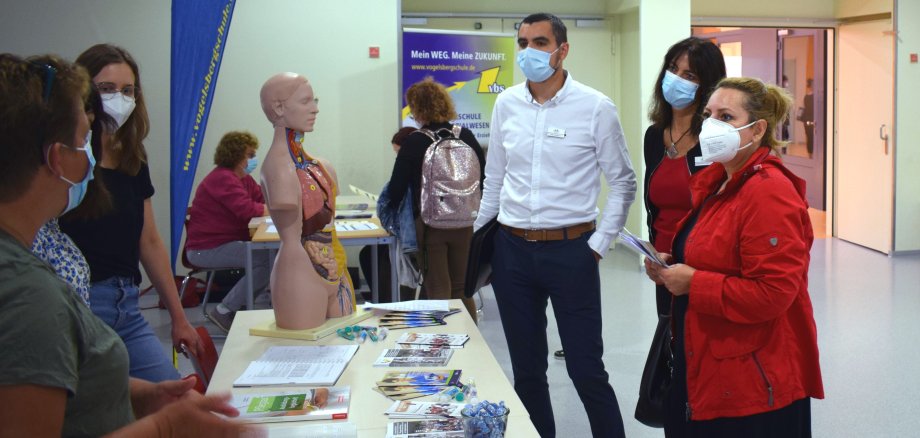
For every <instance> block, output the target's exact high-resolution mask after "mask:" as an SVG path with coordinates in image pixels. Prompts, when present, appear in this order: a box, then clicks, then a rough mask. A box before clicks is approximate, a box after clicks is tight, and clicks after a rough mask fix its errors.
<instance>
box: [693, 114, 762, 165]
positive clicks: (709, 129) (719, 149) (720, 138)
mask: <svg viewBox="0 0 920 438" xmlns="http://www.w3.org/2000/svg"><path fill="white" fill-rule="evenodd" d="M754 123H757V121H756V120H755V121H753V122H751V123H748V124H747V125H744V126H741V127H738V128H736V127H734V126H732V125H731V124H729V123H727V122H723V121H721V120H716V119H714V118H712V117H709V118H707V119H706V120H703V129H702V130H701V131H700V149H701V151H702V153H703V154H702V156H701V157H700V159H702V160H703V161H708V162H710V163H726V162H728V161H731V159H732V158H735V155H737V154H738V151H740V150H741V149H744V148H746V147H748V146H750V145H751V144H753V142H750V143H748V144H746V145H744V146H741V134H739V133H738V131H740V130H742V129H744V128H748V127H750V126H752V125H754Z"/></svg>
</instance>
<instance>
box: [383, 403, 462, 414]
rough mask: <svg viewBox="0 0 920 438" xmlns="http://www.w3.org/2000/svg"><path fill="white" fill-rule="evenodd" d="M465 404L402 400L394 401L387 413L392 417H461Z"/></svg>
mask: <svg viewBox="0 0 920 438" xmlns="http://www.w3.org/2000/svg"><path fill="white" fill-rule="evenodd" d="M463 406H464V405H463V403H440V402H418V401H410V400H400V401H397V402H396V403H393V406H390V408H389V409H387V411H386V412H385V414H387V415H388V416H389V417H390V418H445V417H455V418H459V417H460V411H462V410H463Z"/></svg>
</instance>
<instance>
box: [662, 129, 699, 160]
mask: <svg viewBox="0 0 920 438" xmlns="http://www.w3.org/2000/svg"><path fill="white" fill-rule="evenodd" d="M692 127H693V126H692V125H691V126H690V128H692ZM690 128H687V130H686V131H684V133H683V134H681V135H680V137H677V141H674V129H673V127H672V129H668V138H670V139H671V146H668V147H667V149H665V152H667V153H668V158H670V159H672V160H673V159H675V158H677V156H678V155H680V151H678V150H677V146H676V145H677V143H680V141H681V140H683V139H684V136H686V135H687V133H688V132H690Z"/></svg>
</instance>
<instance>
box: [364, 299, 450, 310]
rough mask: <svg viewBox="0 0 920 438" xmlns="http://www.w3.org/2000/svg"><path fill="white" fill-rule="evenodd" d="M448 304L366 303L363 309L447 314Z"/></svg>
mask: <svg viewBox="0 0 920 438" xmlns="http://www.w3.org/2000/svg"><path fill="white" fill-rule="evenodd" d="M448 303H449V302H448V301H447V300H410V301H400V302H397V303H367V304H365V305H364V308H365V309H379V310H391V311H394V310H398V311H404V312H424V311H432V312H434V311H436V312H447V311H449V310H450V307H449V306H448Z"/></svg>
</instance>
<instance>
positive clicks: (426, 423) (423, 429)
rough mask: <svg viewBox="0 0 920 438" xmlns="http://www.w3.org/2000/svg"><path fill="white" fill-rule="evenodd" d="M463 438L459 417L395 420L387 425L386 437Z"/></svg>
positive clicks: (461, 422)
mask: <svg viewBox="0 0 920 438" xmlns="http://www.w3.org/2000/svg"><path fill="white" fill-rule="evenodd" d="M416 437H425V438H463V421H462V420H461V419H459V418H445V419H442V420H413V421H397V422H394V423H390V424H389V425H387V435H386V438H416Z"/></svg>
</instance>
